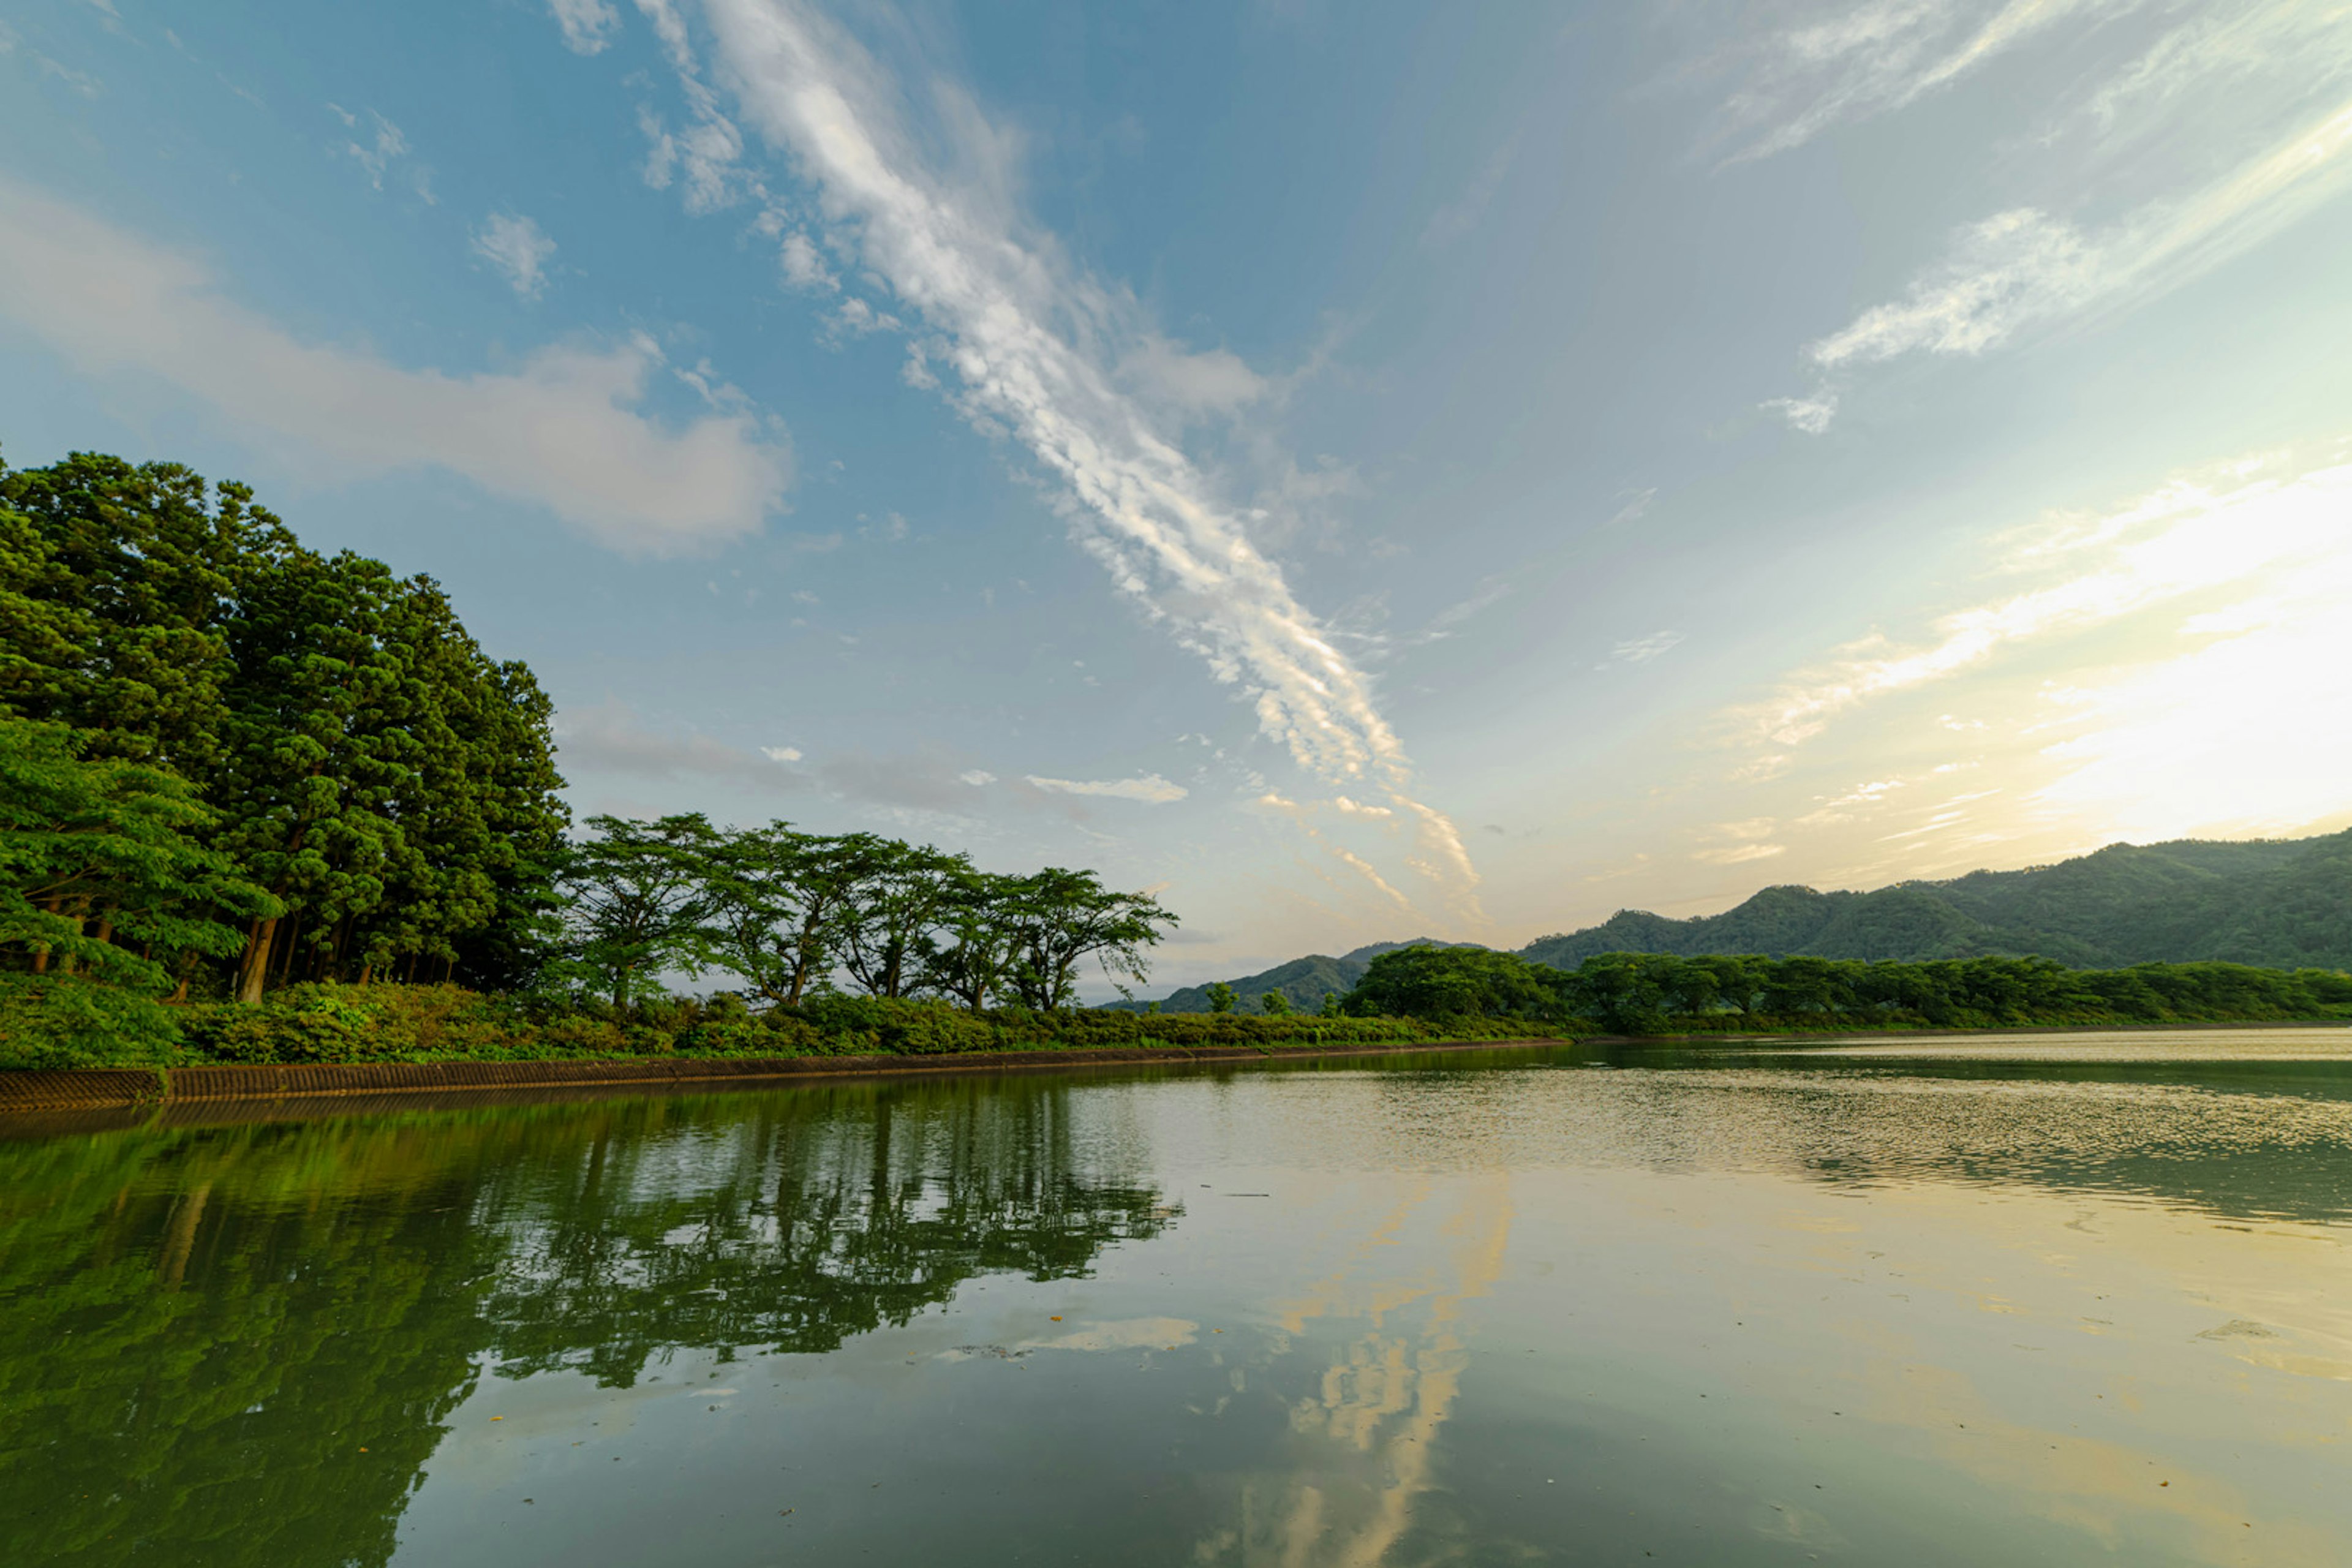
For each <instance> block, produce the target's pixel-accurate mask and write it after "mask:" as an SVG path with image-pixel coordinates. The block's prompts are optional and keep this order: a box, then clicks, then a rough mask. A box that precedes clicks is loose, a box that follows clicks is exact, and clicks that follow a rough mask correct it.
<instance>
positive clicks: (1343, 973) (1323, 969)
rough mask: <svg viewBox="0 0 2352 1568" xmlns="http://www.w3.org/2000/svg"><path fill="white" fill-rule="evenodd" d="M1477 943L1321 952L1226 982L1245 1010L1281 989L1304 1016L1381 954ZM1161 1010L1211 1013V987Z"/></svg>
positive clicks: (1351, 985)
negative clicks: (1336, 954)
mask: <svg viewBox="0 0 2352 1568" xmlns="http://www.w3.org/2000/svg"><path fill="white" fill-rule="evenodd" d="M1475 945H1476V944H1475V943H1471V942H1436V941H1433V940H1432V939H1430V938H1428V937H1420V938H1417V939H1415V940H1414V941H1412V942H1373V943H1372V944H1371V945H1370V946H1369V947H1360V948H1358V949H1356V950H1355V951H1354V952H1349V953H1342V954H1341V955H1340V956H1339V957H1338V958H1332V957H1330V956H1328V954H1325V953H1320V952H1317V953H1309V954H1308V955H1307V957H1305V958H1294V959H1292V960H1291V961H1290V962H1289V963H1277V964H1276V965H1275V966H1274V967H1273V968H1272V969H1269V970H1266V971H1265V972H1264V973H1258V974H1244V975H1243V976H1242V977H1241V978H1240V979H1238V980H1228V981H1226V982H1225V984H1228V985H1230V986H1232V987H1233V988H1234V991H1236V992H1237V993H1239V994H1240V996H1241V1002H1240V1007H1241V1010H1242V1011H1243V1012H1245V1013H1255V1012H1256V1011H1257V1010H1258V1007H1259V1001H1258V998H1260V997H1261V996H1264V995H1265V994H1266V993H1267V992H1269V991H1279V992H1281V993H1282V996H1283V1000H1284V1001H1286V1002H1288V1003H1289V1004H1290V1005H1291V1006H1293V1007H1295V1008H1297V1010H1298V1011H1300V1012H1302V1013H1312V1012H1314V1011H1315V1010H1316V1009H1317V1008H1318V1007H1320V1006H1322V1005H1323V994H1324V993H1325V992H1327V991H1331V992H1337V993H1338V994H1340V995H1342V996H1345V995H1346V994H1348V993H1349V992H1350V991H1353V990H1354V989H1355V988H1356V982H1357V981H1359V980H1360V979H1362V978H1363V974H1364V967H1365V965H1367V964H1369V963H1371V962H1372V960H1373V959H1375V958H1377V957H1379V956H1380V955H1381V953H1384V952H1394V951H1395V950H1397V949H1398V948H1401V947H1467V946H1475ZM1110 1005H1111V1006H1113V1007H1118V1008H1121V1009H1124V1010H1126V1011H1129V1012H1134V1013H1140V1012H1142V1011H1143V1010H1144V1008H1146V1007H1147V1006H1149V1005H1150V1004H1149V1003H1145V1002H1113V1003H1111V1004H1110ZM1208 1010H1209V988H1208V987H1207V986H1205V985H1187V986H1185V987H1184V988H1183V989H1182V990H1181V991H1178V992H1175V993H1173V994H1171V995H1170V996H1169V997H1168V998H1167V1000H1165V1001H1163V1002H1161V1003H1160V1011H1161V1012H1163V1013H1205V1012H1207V1011H1208Z"/></svg>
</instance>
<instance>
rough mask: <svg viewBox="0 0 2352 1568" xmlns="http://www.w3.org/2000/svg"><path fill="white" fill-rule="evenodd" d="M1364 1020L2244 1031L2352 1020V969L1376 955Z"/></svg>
mask: <svg viewBox="0 0 2352 1568" xmlns="http://www.w3.org/2000/svg"><path fill="white" fill-rule="evenodd" d="M1340 1006H1341V1007H1342V1008H1343V1009H1344V1010H1345V1011H1346V1012H1347V1013H1349V1014H1351V1015H1357V1016H1396V1017H1411V1018H1424V1019H1439V1018H1446V1017H1463V1018H1480V1017H1511V1018H1527V1019H1530V1020H1538V1021H1543V1022H1549V1023H1553V1024H1558V1025H1568V1026H1575V1025H1587V1024H1589V1025H1592V1026H1598V1027H1599V1028H1601V1029H1604V1030H1606V1031H1607V1032H1609V1033H1611V1034H1622V1035H1663V1034H1672V1033H1712V1032H1733V1031H1744V1030H1770V1029H1801V1030H1821V1029H1869V1028H1879V1027H1890V1026H1891V1027H1917V1026H1927V1027H1934V1028H1984V1027H1990V1026H2021V1025H2024V1026H2030V1025H2037V1024H2136V1023H2175V1022H2179V1023H2203V1022H2239V1021H2252V1020H2263V1019H2291V1018H2326V1017H2337V1016H2347V1014H2352V975H2347V974H2346V973H2343V972H2341V971H2336V970H2323V969H2296V970H2284V969H2258V968H2253V967H2251V966H2249V965H2245V964H2239V963H2142V964H2135V965H2133V966H2131V967H2129V968H2125V969H2070V968H2068V967H2066V966H2065V965H2064V964H2062V963H2056V962H2055V961H2053V960H2051V959H2046V958H1998V957H1986V958H1968V959H1946V960H1937V961H1933V962H1929V963H1897V962H1894V961H1888V960H1883V961H1878V962H1865V961H1863V960H1859V959H1830V958H1811V957H1801V956H1800V957H1790V958H1768V957H1760V956H1756V955H1752V954H1748V955H1705V956H1697V957H1683V956H1678V955H1675V954H1672V953H1642V952H1612V953H1601V954H1598V955H1595V956H1593V957H1591V958H1587V959H1585V960H1584V961H1583V962H1582V963H1580V964H1579V965H1578V966H1577V967H1575V968H1574V969H1556V968H1553V967H1551V966H1549V965H1547V964H1541V963H1529V962H1528V960H1526V959H1524V958H1521V957H1520V956H1518V955H1517V953H1509V952H1492V951H1490V950H1487V949H1485V948H1464V947H1451V948H1438V947H1411V948H1403V949H1401V950H1398V951H1396V952H1384V953H1381V955H1380V956H1378V957H1376V958H1374V959H1373V960H1372V962H1371V963H1370V966H1369V967H1368V968H1367V969H1366V971H1365V973H1364V975H1363V978H1362V979H1361V980H1360V981H1358V982H1357V984H1356V986H1355V989H1354V990H1352V991H1350V992H1349V994H1348V995H1347V996H1346V997H1344V998H1343V999H1341V1002H1340Z"/></svg>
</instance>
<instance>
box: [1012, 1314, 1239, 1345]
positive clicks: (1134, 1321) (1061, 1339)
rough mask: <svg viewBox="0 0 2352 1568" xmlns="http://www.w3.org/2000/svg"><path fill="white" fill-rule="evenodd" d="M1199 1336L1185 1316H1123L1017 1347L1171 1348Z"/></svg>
mask: <svg viewBox="0 0 2352 1568" xmlns="http://www.w3.org/2000/svg"><path fill="white" fill-rule="evenodd" d="M1200 1337H1201V1325H1200V1324H1198V1323H1195V1322H1192V1321H1190V1320H1188V1319H1184V1318H1126V1319H1122V1320H1120V1321H1117V1322H1109V1323H1088V1324H1087V1326H1086V1327H1084V1328H1081V1329H1073V1330H1071V1331H1069V1332H1068V1333H1066V1334H1062V1335H1059V1336H1057V1337H1056V1338H1054V1339H1050V1340H1024V1341H1023V1342H1022V1343H1021V1346H1020V1348H1021V1349H1023V1350H1033V1351H1137V1350H1172V1349H1174V1348H1175V1347H1177V1346H1179V1345H1189V1344H1191V1343H1192V1342H1193V1341H1194V1340H1197V1339H1199V1338H1200Z"/></svg>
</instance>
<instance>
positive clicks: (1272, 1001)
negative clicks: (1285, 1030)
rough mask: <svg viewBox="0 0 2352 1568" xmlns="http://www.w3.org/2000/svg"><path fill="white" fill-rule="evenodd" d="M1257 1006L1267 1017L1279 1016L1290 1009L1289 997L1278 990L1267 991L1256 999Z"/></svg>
mask: <svg viewBox="0 0 2352 1568" xmlns="http://www.w3.org/2000/svg"><path fill="white" fill-rule="evenodd" d="M1257 1006H1258V1011H1259V1012H1261V1013H1264V1014H1265V1016H1268V1017H1269V1018H1279V1017H1281V1016H1283V1015H1284V1014H1286V1013H1287V1012H1289V1011H1290V998H1289V997H1287V996H1285V995H1284V994H1282V993H1281V992H1279V991H1269V992H1267V993H1265V994H1264V995H1262V996H1260V997H1259V998H1258V999H1257Z"/></svg>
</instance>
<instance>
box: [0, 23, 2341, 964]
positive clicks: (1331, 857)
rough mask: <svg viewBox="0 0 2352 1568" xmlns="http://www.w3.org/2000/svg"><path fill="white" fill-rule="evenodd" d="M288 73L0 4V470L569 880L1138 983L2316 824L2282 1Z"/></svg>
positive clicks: (2314, 278) (2317, 243) (179, 31)
mask: <svg viewBox="0 0 2352 1568" xmlns="http://www.w3.org/2000/svg"><path fill="white" fill-rule="evenodd" d="M183 10H185V8H183ZM280 10H282V11H283V13H284V14H282V15H281V14H278V12H272V13H271V14H269V15H268V16H262V15H260V14H258V13H257V12H254V11H252V10H250V9H248V8H247V7H242V6H236V5H226V6H210V7H203V8H199V9H198V10H196V11H193V12H187V14H184V15H179V14H175V15H174V16H173V17H172V18H171V21H170V25H169V26H164V25H163V23H162V22H160V21H158V20H156V19H155V18H154V17H153V16H151V15H150V14H149V12H148V11H147V10H145V9H143V8H142V7H140V6H137V5H116V4H112V3H109V4H103V5H92V4H84V3H82V0H26V3H25V4H21V5H15V6H13V7H11V10H10V16H9V19H8V21H7V22H6V23H5V31H0V83H4V84H5V90H0V148H5V153H0V211H5V222H0V353H5V355H6V356H7V358H8V363H9V365H10V368H11V371H12V373H13V374H9V375H8V376H5V377H0V436H5V441H6V444H7V445H6V454H7V456H8V458H10V460H12V461H15V462H17V463H27V462H36V461H43V460H47V459H48V458H52V457H55V456H57V455H58V454H59V453H61V452H63V451H65V450H67V449H68V448H70V447H85V448H90V447H95V448H99V449H117V450H122V451H126V452H129V453H131V454H133V455H138V456H170V457H176V458H184V459H187V460H190V461H193V462H194V463H195V464H196V465H197V466H199V467H200V468H204V469H205V470H206V471H208V472H213V473H217V474H222V475H234V476H238V477H243V478H246V479H251V480H253V481H255V482H257V484H259V486H260V487H261V489H262V491H263V494H264V497H265V499H266V500H270V501H271V502H273V503H274V504H276V505H278V507H279V508H280V509H281V510H284V511H286V512H287V513H288V515H289V517H290V519H291V520H292V521H293V522H294V523H295V525H296V526H297V527H298V529H299V531H301V533H302V534H303V535H304V537H306V538H307V539H309V540H310V541H311V542H314V543H317V544H320V545H323V546H328V547H339V546H343V545H350V546H353V547H357V548H361V549H363V550H367V551H370V552H375V553H378V554H381V555H383V556H384V557H385V558H387V559H389V560H390V561H391V562H392V563H394V565H395V566H396V567H398V568H399V569H400V570H402V571H403V572H410V571H429V572H432V573H434V574H436V575H438V576H440V577H441V578H443V579H444V580H445V581H446V583H447V584H449V585H450V587H451V588H452V590H453V592H454V594H455V595H456V598H457V603H458V604H459V605H460V606H461V608H462V610H463V613H464V614H465V615H466V616H467V621H468V623H469V625H471V626H474V627H475V628H477V629H478V631H479V632H480V633H481V634H482V635H483V637H484V638H485V641H486V643H487V644H488V647H491V649H492V650H493V651H495V652H497V653H498V654H499V655H501V656H509V655H512V656H520V657H523V658H527V659H528V660H529V661H530V663H531V664H532V665H533V666H534V667H535V668H537V669H538V670H539V671H540V672H541V675H542V676H543V677H544V679H545V680H546V681H547V683H548V685H549V686H550V688H551V690H552V692H553V694H554V696H555V697H556V699H557V700H558V702H559V705H560V707H561V709H562V731H563V753H564V754H563V765H564V767H565V768H566V770H567V772H568V773H570V775H571V776H572V779H573V782H574V785H575V790H574V793H575V796H576V798H577V800H578V803H579V805H581V806H583V808H586V809H590V810H598V809H621V810H631V811H635V810H654V809H670V808H681V807H688V806H698V807H707V808H709V809H710V810H712V811H713V812H714V813H715V814H716V815H718V816H722V817H733V818H753V817H765V816H790V817H793V818H794V819H796V820H800V821H803V822H804V823H806V824H808V825H811V826H821V827H827V828H848V827H873V828H879V829H884V830H888V831H893V832H900V833H910V834H915V835H919V836H921V837H933V838H937V839H939V840H940V841H942V842H946V843H951V844H956V845H961V846H970V847H973V848H974V849H975V850H976V851H977V852H978V853H979V854H980V855H981V857H982V858H983V859H984V860H986V861H988V862H989V863H990V864H992V865H1003V866H1013V865H1034V864H1037V863H1040V862H1050V863H1076V862H1084V863H1090V864H1095V865H1098V866H1101V867H1103V868H1106V869H1107V870H1108V872H1109V873H1110V874H1111V875H1112V876H1113V877H1114V878H1116V879H1118V880H1120V881H1121V882H1122V883H1125V884H1129V885H1133V886H1160V885H1164V886H1165V887H1166V889H1167V894H1168V897H1169V899H1170V900H1171V903H1172V904H1173V905H1174V906H1175V907H1176V908H1178V909H1179V910H1181V911H1182V912H1183V913H1184V914H1185V916H1186V917H1187V921H1188V926H1187V931H1186V932H1185V939H1184V941H1183V942H1182V943H1181V945H1179V946H1177V947H1175V948H1173V949H1171V954H1170V957H1169V959H1168V962H1167V963H1166V966H1165V969H1164V973H1163V977H1164V978H1167V979H1170V980H1174V981H1189V980H1194V979H1200V978H1205V977H1208V976H1212V975H1215V974H1232V973H1237V972H1242V971H1244V970H1246V969H1248V968H1252V967H1255V961H1256V960H1262V959H1274V958H1286V957H1289V956H1293V955H1295V954H1297V952H1303V951H1308V950H1323V951H1329V952H1339V951H1344V950H1346V949H1347V948H1349V947H1351V946H1353V945H1355V944H1357V943H1358V942H1361V941H1366V940H1374V939H1383V938H1389V939H1393V938H1397V937H1402V936H1406V935H1411V934H1416V933H1418V932H1423V931H1426V932H1429V933H1432V934H1438V935H1478V936H1484V937H1487V938H1490V939H1499V940H1506V941H1510V942H1520V941H1524V940H1526V939H1527V938H1529V937H1531V936H1534V935H1536V934H1538V933H1539V932H1541V931H1547V930H1553V929H1561V928H1565V927H1569V926H1573V925H1576V924H1581V923H1585V922H1587V921H1591V920H1593V919H1596V918H1599V917H1602V916H1605V915H1606V914H1607V913H1608V912H1609V911H1610V910H1612V909H1614V908H1616V907H1619V906H1621V905H1633V906H1641V907H1651V908H1660V909H1664V910H1669V911H1671V912H1674V913H1678V914H1679V913H1691V912H1697V911H1699V910H1707V909H1712V908H1717V907H1721V906H1722V905H1724V904H1726V903H1727V902H1729V901H1730V900H1733V899H1735V898H1737V897H1738V896H1740V895H1742V894H1744V893H1745V892H1747V891H1748V890H1751V889H1753V888H1755V887H1756V886H1758V885H1759V883H1763V882H1769V881H1807V882H1814V883H1822V884H1833V885H1846V884H1852V885H1873V884H1878V883H1884V882H1887V881H1891V880H1895V879H1901V878H1905V877H1911V876H1921V875H1933V874H1940V873H1946V872H1950V871H1954V870H1957V869H1961V868H1968V867H1971V866H1975V865H1996V866H2000V865H2019V864H2027V863H2034V862H2040V861H2044V860H2048V859H2052V858H2057V857H2059V856H2061V855H2063V854H2066V853H2071V852H2074V851H2077V850H2080V849H2083V848H2086V847H2092V846H2094V845H2096V844H2098V843H2101V842H2105V841H2107V840H2111V839H2114V838H2116V837H2130V838H2133V839H2137V840H2143V841H2144V840H2147V839H2151V838H2158V837H2166V836H2170V835H2179V834H2188V833H2206V834H2251V833H2274V832H2286V831H2293V830H2296V829H2299V828H2303V827H2306V826H2318V825H2335V824H2340V823H2342V822H2343V821H2345V820H2347V818H2346V816H2345V813H2346V811H2347V800H2346V798H2345V796H2344V795H2343V794H2342V787H2341V784H2340V781H2341V780H2342V779H2343V778H2344V777H2345V776H2346V774H2347V763H2352V751H2347V747H2352V741H2347V732H2346V731H2345V730H2344V728H2343V726H2341V725H2336V726H2329V725H2326V724H2322V723H2315V722H2313V721H2312V718H2311V716H2312V715H2314V714H2320V713H2327V712H2333V711H2340V710H2342V709H2343V708H2344V707H2345V705H2346V703H2347V700H2352V690H2347V687H2346V684H2345V683H2346V681H2347V679H2352V678H2347V674H2346V672H2347V670H2352V646H2347V637H2352V632H2347V621H2346V618H2345V617H2344V616H2342V615H2341V614H2340V613H2338V609H2339V607H2340V605H2342V603H2343V602H2344V601H2345V598H2346V596H2347V590H2352V583H2347V570H2352V567H2347V553H2346V543H2345V540H2346V534H2345V531H2344V529H2343V527H2342V521H2341V520H2342V518H2343V516H2344V515H2345V510H2346V507H2347V494H2348V493H2352V492H2347V475H2352V468H2347V448H2346V447H2345V446H2344V442H2345V440H2346V438H2347V433H2348V432H2352V384H2347V380H2346V378H2345V376H2344V374H2343V364H2344V356H2343V355H2341V354H2340V353H2334V352H2332V349H2333V345H2336V344H2340V343H2341V342H2343V341H2344V339H2345V336H2346V329H2347V324H2352V314H2347V312H2352V294H2347V290H2346V289H2345V286H2344V281H2343V276H2342V273H2343V269H2342V267H2341V258H2342V256H2343V255H2344V254H2345V251H2346V247H2347V232H2352V231H2348V230H2347V224H2348V223H2352V207H2347V204H2346V202H2345V199H2344V195H2345V189H2346V182H2347V172H2352V107H2347V92H2352V47H2347V44H2346V43H2345V41H2344V39H2345V36H2346V30H2345V28H2344V26H2343V21H2342V17H2341V16H2340V15H2339V14H2338V13H2337V11H2336V8H2335V7H2333V6H2332V5H2326V4H2322V3H2320V0H2212V3H2210V4H2204V5H2147V4H2134V3H2129V0H2065V3H2056V0H2053V3H2026V0H2017V3H2003V0H1948V3H1943V4H1936V5H1876V4H1873V5H1864V4H1860V3H1858V0H1787V3H1784V0H1769V3H1767V0H1702V3H1698V4H1691V5H1677V6H1670V7H1633V6H1624V5H1578V6H1570V7H1566V8H1562V7H1508V6H1483V7H1461V6H1454V7H1443V6H1431V5H1422V6H1401V7H1385V8H1381V7H1375V8H1371V9H1370V10H1367V9H1365V8H1363V7H1344V6H1337V5H1328V4H1326V3H1324V0H1284V3H1282V4H1278V5H1276V4H1243V5H1223V6H1220V5H1192V6H1181V7H1164V8H1159V9H1156V10H1150V11H1147V12H1135V11H1133V10H1132V9H1131V8H1130V9H1129V10H1128V11H1126V12H1123V13H1122V14H1120V15H1119V16H1117V17H1115V18H1114V17H1103V16H1094V17H1089V18H1088V19H1087V21H1086V22H1085V23H1084V24H1083V25H1080V24H1077V23H1074V22H1072V21H1071V20H1070V19H1069V16H1068V15H1067V14H1066V12H1065V11H1064V10H1063V9H1061V8H1059V7H1055V6H1046V5H1024V4H988V5H971V4H957V3H954V0H910V3H908V4H905V5H883V6H877V5H854V6H852V5H838V6H835V5H818V4H812V3H809V0H637V4H635V5H622V4H619V3H618V0H549V3H545V4H536V3H535V4H530V5H501V6H493V7H488V8H484V7H480V6H467V5H448V4H419V5H404V6H398V7H391V8H376V9H373V10H368V11H364V12H362V11H354V10H352V8H349V7H294V8H280ZM452 61H458V62H462V68H455V69H453V68H452V66H451V62H452Z"/></svg>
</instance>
